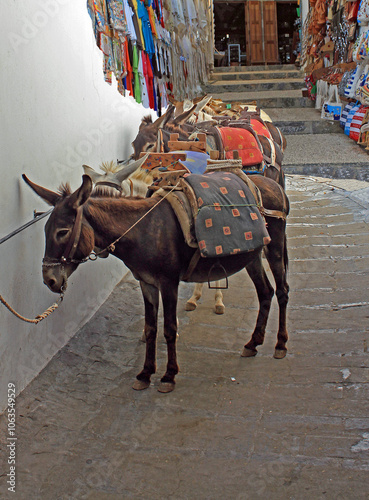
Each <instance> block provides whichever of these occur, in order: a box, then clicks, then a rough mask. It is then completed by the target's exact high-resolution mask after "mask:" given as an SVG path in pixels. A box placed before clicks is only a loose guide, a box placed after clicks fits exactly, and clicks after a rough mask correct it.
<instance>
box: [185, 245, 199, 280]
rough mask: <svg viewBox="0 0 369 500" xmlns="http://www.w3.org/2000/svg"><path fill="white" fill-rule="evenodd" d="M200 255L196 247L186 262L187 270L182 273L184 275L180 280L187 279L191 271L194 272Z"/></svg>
mask: <svg viewBox="0 0 369 500" xmlns="http://www.w3.org/2000/svg"><path fill="white" fill-rule="evenodd" d="M200 257H201V253H200V249H199V248H198V247H197V250H196V252H195V253H194V254H193V256H192V258H191V260H190V263H189V264H188V268H187V271H186V272H185V273H184V276H182V281H188V280H189V279H190V278H191V276H192V273H193V272H194V270H195V268H196V266H197V264H198V262H199V260H200Z"/></svg>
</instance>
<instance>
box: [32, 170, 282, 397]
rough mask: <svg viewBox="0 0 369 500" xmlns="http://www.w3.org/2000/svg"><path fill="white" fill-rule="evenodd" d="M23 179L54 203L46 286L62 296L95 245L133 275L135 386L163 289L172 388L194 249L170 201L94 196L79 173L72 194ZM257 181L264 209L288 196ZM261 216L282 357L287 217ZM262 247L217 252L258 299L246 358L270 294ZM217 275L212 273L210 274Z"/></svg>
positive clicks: (149, 357)
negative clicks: (138, 357) (140, 338)
mask: <svg viewBox="0 0 369 500" xmlns="http://www.w3.org/2000/svg"><path fill="white" fill-rule="evenodd" d="M23 178H24V180H25V181H26V182H27V184H28V185H29V186H30V187H31V188H32V189H33V190H34V191H35V193H36V194H37V195H39V196H40V197H41V198H43V199H44V200H45V201H46V202H47V203H49V204H51V205H53V206H54V207H55V208H54V210H53V212H52V213H51V215H50V217H49V219H48V221H47V223H46V225H45V236H46V246H45V254H44V258H43V266H42V272H43V279H44V283H45V284H46V285H47V286H48V287H49V289H50V290H51V291H53V292H55V293H60V292H61V291H62V290H63V289H64V288H65V286H66V282H67V279H68V277H69V276H70V275H71V274H72V273H73V272H74V271H75V270H76V269H77V267H78V265H79V264H81V263H82V262H85V261H86V260H87V259H88V257H89V255H90V253H91V252H92V250H93V248H94V247H98V248H102V249H107V248H108V249H109V251H110V252H111V253H112V254H113V255H115V256H116V257H118V258H119V259H120V260H122V261H123V262H124V263H125V264H126V266H127V267H128V268H129V269H130V270H131V271H132V273H133V275H134V277H135V278H136V279H137V280H139V282H140V286H141V290H142V294H143V300H144V305H145V335H146V357H145V363H144V367H143V370H142V371H141V372H140V373H139V374H138V375H137V377H136V379H137V380H136V381H135V383H134V385H133V388H134V389H136V390H141V389H146V388H147V387H149V385H150V379H151V375H152V374H153V373H155V370H156V336H157V319H158V307H159V294H161V297H162V302H163V311H164V336H165V339H166V342H167V351H168V362H167V369H166V373H165V374H164V376H163V377H162V379H161V383H160V386H159V389H158V390H159V391H160V392H170V391H172V390H173V389H174V385H175V376H176V374H177V373H178V364H177V355H176V333H177V319H176V318H177V316H176V308H177V299H178V285H179V282H180V281H181V279H182V278H183V277H184V275H185V273H186V271H187V270H188V267H189V264H190V261H191V259H192V257H193V254H194V253H195V252H196V249H195V248H191V247H189V246H188V245H187V244H186V243H185V241H184V238H183V233H182V230H181V228H180V225H179V223H178V220H177V218H176V216H175V214H174V212H173V210H172V208H171V206H170V204H169V203H168V202H167V201H166V200H165V199H164V198H158V197H156V196H153V197H151V198H146V199H139V198H124V197H119V198H111V197H106V198H104V197H100V198H99V197H98V198H93V197H91V192H92V187H93V185H92V180H91V178H90V177H89V176H87V175H84V176H83V178H82V184H81V186H80V187H79V188H78V189H77V190H76V191H74V192H71V190H70V188H69V187H68V186H65V187H64V188H63V189H62V190H61V192H60V193H58V192H53V191H50V190H48V189H46V188H44V187H41V186H39V185H37V184H35V183H33V182H31V181H30V180H29V179H28V178H27V177H26V176H25V175H23ZM257 185H258V187H259V189H260V191H261V194H262V197H263V203H264V207H265V208H266V209H271V210H279V211H282V210H284V209H285V207H286V203H288V201H287V200H286V198H285V194H284V192H283V190H282V189H280V187H279V185H278V184H276V183H275V182H274V181H272V180H270V179H267V178H264V177H260V178H259V179H258V180H257ZM160 200H162V201H161V202H160ZM141 219H143V220H144V222H142V220H141ZM266 220H267V223H268V232H269V235H270V237H271V240H272V241H271V243H270V244H269V245H268V246H266V247H264V250H265V254H266V257H267V259H268V261H269V264H270V268H271V270H272V272H273V275H274V278H275V281H276V294H277V299H278V303H279V311H280V312H279V328H278V334H277V344H276V347H275V353H274V357H275V358H283V357H284V356H285V355H286V350H287V349H286V342H287V339H288V335H287V329H286V310H287V302H288V285H287V281H286V267H287V248H286V236H285V226H286V221H285V219H278V218H272V217H266ZM262 249H263V247H260V248H257V249H256V250H254V251H252V252H246V253H238V254H235V255H232V256H229V257H222V265H223V266H224V268H225V270H226V272H227V274H228V275H229V276H230V275H232V274H234V273H236V272H238V271H240V270H241V269H243V268H246V270H247V272H248V274H249V275H250V277H251V279H252V281H253V283H254V285H255V288H256V291H257V295H258V299H259V313H258V317H257V322H256V326H255V329H254V332H253V333H252V336H251V339H250V340H249V342H248V343H247V344H246V345H245V347H244V350H243V353H242V356H245V357H249V356H255V355H256V353H257V349H256V348H257V346H258V345H261V344H262V343H263V341H264V335H265V328H266V323H267V319H268V315H269V310H270V306H271V301H272V297H273V294H274V291H273V287H272V285H271V284H270V282H269V280H268V278H267V275H266V273H265V271H264V268H263V265H262V259H261V252H262ZM216 261H217V259H215V258H201V259H200V260H199V262H198V264H197V266H196V267H195V269H194V271H193V273H192V274H191V279H190V281H192V282H203V281H207V278H208V275H209V271H210V269H211V267H212V266H213V264H214V263H215V262H216ZM222 274H223V273H222ZM220 278H221V276H220V275H219V276H217V273H216V272H215V273H214V279H220Z"/></svg>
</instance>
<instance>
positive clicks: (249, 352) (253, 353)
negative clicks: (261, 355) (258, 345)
mask: <svg viewBox="0 0 369 500" xmlns="http://www.w3.org/2000/svg"><path fill="white" fill-rule="evenodd" d="M257 353H258V351H257V350H256V349H248V348H247V347H244V348H243V351H242V354H241V356H242V357H243V358H252V357H253V356H256V355H257Z"/></svg>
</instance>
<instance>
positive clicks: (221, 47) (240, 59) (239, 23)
mask: <svg viewBox="0 0 369 500" xmlns="http://www.w3.org/2000/svg"><path fill="white" fill-rule="evenodd" d="M214 24H215V48H216V50H217V51H219V52H224V54H225V62H226V64H227V65H228V64H231V65H238V64H246V31H245V6H244V3H243V2H239V3H229V2H217V3H214ZM229 45H231V47H230V51H229V56H230V57H229V60H228V46H229ZM238 46H239V47H238ZM238 49H239V50H238Z"/></svg>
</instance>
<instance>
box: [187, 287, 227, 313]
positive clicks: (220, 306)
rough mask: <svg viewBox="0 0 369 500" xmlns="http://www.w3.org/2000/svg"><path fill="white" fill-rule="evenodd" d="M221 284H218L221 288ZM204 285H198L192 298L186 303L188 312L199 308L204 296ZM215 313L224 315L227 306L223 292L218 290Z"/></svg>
mask: <svg viewBox="0 0 369 500" xmlns="http://www.w3.org/2000/svg"><path fill="white" fill-rule="evenodd" d="M219 284H220V282H219V281H217V282H216V286H219ZM203 286H204V284H203V283H196V285H195V288H194V291H193V294H192V297H191V298H190V299H188V301H187V302H186V307H185V309H186V311H194V310H195V309H196V307H197V302H198V301H199V300H200V298H201V296H202V289H203ZM214 311H215V313H216V314H224V312H225V306H224V303H223V294H222V292H221V291H220V290H219V289H218V290H217V291H216V292H215V306H214Z"/></svg>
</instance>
